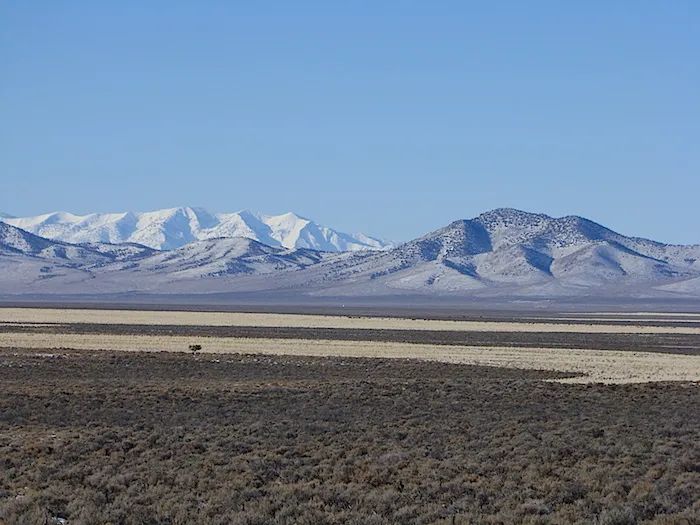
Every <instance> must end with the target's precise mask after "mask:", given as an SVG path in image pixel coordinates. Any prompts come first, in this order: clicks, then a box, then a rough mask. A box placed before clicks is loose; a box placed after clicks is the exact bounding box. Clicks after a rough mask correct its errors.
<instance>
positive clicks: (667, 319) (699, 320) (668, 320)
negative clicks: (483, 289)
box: [522, 317, 700, 326]
mask: <svg viewBox="0 0 700 525" xmlns="http://www.w3.org/2000/svg"><path fill="white" fill-rule="evenodd" d="M522 319H523V320H524V321H528V322H533V323H536V322H542V321H573V322H577V323H580V322H583V323H585V322H586V321H589V322H590V321H595V322H605V321H608V322H610V321H615V322H618V323H630V324H634V323H642V322H644V323H656V322H658V323H691V324H694V325H695V326H700V318H697V319H696V318H693V319H681V318H677V317H672V318H671V317H523V318H522Z"/></svg>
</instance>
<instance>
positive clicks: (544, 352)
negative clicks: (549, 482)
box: [0, 333, 700, 383]
mask: <svg viewBox="0 0 700 525" xmlns="http://www.w3.org/2000/svg"><path fill="white" fill-rule="evenodd" d="M193 343H199V344H203V346H204V348H203V349H202V352H204V353H258V354H275V355H302V356H341V357H385V358H413V359H426V360H432V361H440V362H446V363H462V364H474V365H487V366H498V367H508V368H520V369H536V370H555V371H561V372H576V373H582V374H586V375H585V376H584V377H578V378H573V379H566V380H563V381H564V382H571V383H592V382H601V383H644V382H653V381H692V382H699V381H700V356H687V355H676V354H659V353H648V352H629V351H627V352H621V351H609V350H608V351H596V350H572V349H550V348H500V347H495V348H478V347H466V346H432V345H421V344H406V343H378V342H361V341H360V342H358V341H323V340H307V339H304V340H296V339H288V340H281V339H233V338H214V337H211V338H206V340H199V341H196V340H194V339H193V338H192V337H182V336H166V337H161V336H132V335H108V334H105V335H102V334H100V335H94V334H89V335H73V334H9V333H4V334H0V347H6V348H7V347H9V348H13V347H15V348H36V349H42V350H49V351H50V350H51V349H60V348H73V349H86V350H118V351H181V352H187V351H189V350H188V346H189V345H190V344H193Z"/></svg>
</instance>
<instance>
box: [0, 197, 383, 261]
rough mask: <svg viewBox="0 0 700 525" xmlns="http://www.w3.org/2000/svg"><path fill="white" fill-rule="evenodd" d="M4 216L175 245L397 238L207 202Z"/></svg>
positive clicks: (356, 243)
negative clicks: (227, 209)
mask: <svg viewBox="0 0 700 525" xmlns="http://www.w3.org/2000/svg"><path fill="white" fill-rule="evenodd" d="M0 220H2V221H4V222H6V223H7V224H11V225H13V226H17V227H18V228H22V229H24V230H27V231H29V232H31V233H34V234H36V235H40V236H42V237H46V238H48V239H54V240H60V241H64V242H70V243H86V242H90V243H94V242H107V243H112V244H116V243H123V242H133V243H138V244H141V245H144V246H148V247H151V248H154V249H158V250H173V249H176V248H180V247H182V246H185V245H186V244H189V243H191V242H193V241H197V240H205V239H216V238H221V237H247V238H250V239H253V240H256V241H258V242H261V243H263V244H267V245H268V246H274V247H281V248H309V249H313V250H320V251H329V252H338V251H356V250H383V249H387V248H390V247H391V243H388V242H386V241H382V240H380V239H376V238H374V237H370V236H367V235H364V234H357V235H350V234H347V233H341V232H338V231H336V230H333V229H331V228H328V227H326V226H321V225H319V224H316V223H315V222H313V221H311V220H309V219H306V218H304V217H300V216H299V215H296V214H294V213H285V214H283V215H264V214H260V213H253V212H251V211H248V210H244V211H240V212H236V213H216V214H214V213H210V212H208V211H206V210H204V209H202V208H172V209H166V210H158V211H151V212H144V213H132V212H124V213H93V214H90V215H73V214H71V213H65V212H55V213H48V214H45V215H37V216H35V217H9V216H8V217H0Z"/></svg>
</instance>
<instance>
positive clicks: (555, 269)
mask: <svg viewBox="0 0 700 525" xmlns="http://www.w3.org/2000/svg"><path fill="white" fill-rule="evenodd" d="M329 264H332V265H333V266H334V267H333V268H332V269H331V273H333V274H334V275H335V276H336V279H335V280H336V282H337V285H338V287H339V288H338V290H335V291H334V292H338V291H343V290H345V291H347V292H349V293H350V292H352V293H356V292H357V291H361V290H362V288H364V289H365V290H380V291H383V292H389V291H392V290H393V291H399V290H405V291H415V292H420V293H423V292H429V291H431V290H432V291H435V292H455V293H460V292H474V291H477V290H482V291H487V290H488V291H501V290H506V289H507V290H510V291H511V292H512V291H513V290H514V289H515V288H517V289H519V290H526V291H527V290H530V291H533V293H537V290H549V292H547V293H551V291H552V289H553V287H556V288H558V289H560V291H562V292H566V293H569V292H571V293H575V292H576V291H577V290H578V291H581V290H582V289H593V288H596V287H599V288H600V287H609V286H611V285H612V286H626V287H637V286H652V285H656V284H661V283H669V282H678V281H683V280H686V279H690V278H693V277H696V276H698V275H700V245H696V246H677V245H667V244H662V243H658V242H654V241H649V240H646V239H639V238H633V237H625V236H623V235H620V234H618V233H616V232H614V231H612V230H609V229H608V228H605V227H603V226H601V225H599V224H596V223H595V222H592V221H590V220H587V219H584V218H581V217H574V216H569V217H562V218H552V217H549V216H547V215H542V214H533V213H526V212H522V211H518V210H513V209H498V210H493V211H490V212H487V213H484V214H482V215H479V216H478V217H476V218H474V219H467V220H460V221H455V222H453V223H452V224H450V225H448V226H446V227H445V228H442V229H440V230H437V231H434V232H432V233H429V234H427V235H425V236H423V237H421V238H419V239H416V240H414V241H410V242H407V243H405V244H403V245H401V246H398V247H396V248H394V249H392V250H389V251H386V252H376V253H368V254H363V255H362V256H350V257H348V258H346V259H345V260H342V261H341V260H336V261H332V262H330V263H329ZM333 288H335V287H333ZM528 293H529V292H528Z"/></svg>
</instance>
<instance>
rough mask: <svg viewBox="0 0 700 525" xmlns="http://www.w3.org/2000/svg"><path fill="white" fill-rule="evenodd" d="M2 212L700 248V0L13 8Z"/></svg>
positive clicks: (1, 69) (1, 84) (1, 14)
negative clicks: (535, 216)
mask: <svg viewBox="0 0 700 525" xmlns="http://www.w3.org/2000/svg"><path fill="white" fill-rule="evenodd" d="M0 183H1V187H2V192H1V193H0V211H6V212H8V213H12V214H15V215H29V214H38V213H41V212H47V211H54V210H66V211H73V212H75V213H85V212H91V211H121V210H134V211H139V210H149V209H156V208H164V207H173V206H180V205H193V206H204V207H206V208H209V209H211V210H212V211H235V210H238V209H241V208H250V209H254V210H260V211H264V212H268V213H281V212H284V211H288V210H294V211H297V212H298V213H300V214H302V215H306V216H309V217H311V218H314V219H316V220H318V221H320V222H322V223H326V224H328V225H331V226H334V227H336V228H340V229H345V230H351V231H355V230H360V231H367V232H369V233H373V234H376V235H381V236H385V237H389V238H394V239H399V240H405V239H409V238H411V237H413V236H416V235H419V234H422V233H424V232H426V231H429V230H431V229H434V228H436V227H439V226H442V225H444V224H446V223H448V222H450V221H451V220H454V219H457V218H465V217H471V216H474V215H476V214H478V213H480V212H482V211H485V210H487V209H491V208H495V207H504V206H508V207H517V208H521V209H525V210H530V211H542V212H546V213H550V214H553V215H564V214H579V215H584V216H587V217H589V218H592V219H594V220H597V221H599V222H602V223H604V224H605V225H607V226H610V227H613V228H614V229H617V230H619V231H621V232H623V233H628V234H635V235H642V236H647V237H652V238H656V239H659V240H665V241H673V242H686V243H691V242H693V243H700V2H698V1H696V0H688V1H683V0H676V1H673V2H663V1H654V2H647V1H632V0H630V1H617V2H609V1H597V0H592V1H585V2H584V1H582V2H559V1H551V2H539V1H532V2H519V1H518V2H515V1H513V2H478V3H477V2H464V1H459V2H408V1H406V2H373V1H372V2H369V1H368V2H352V1H348V2H303V1H299V2H287V1H284V2H265V1H261V2H237V1H215V0H211V1H204V2H194V1H188V2H179V1H174V0H170V1H155V0H152V1H148V2H142V1H129V0H120V1H118V2H94V1H83V2H80V1H72V2H71V1H53V0H52V1H38V0H35V1H31V2H2V3H0Z"/></svg>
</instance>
